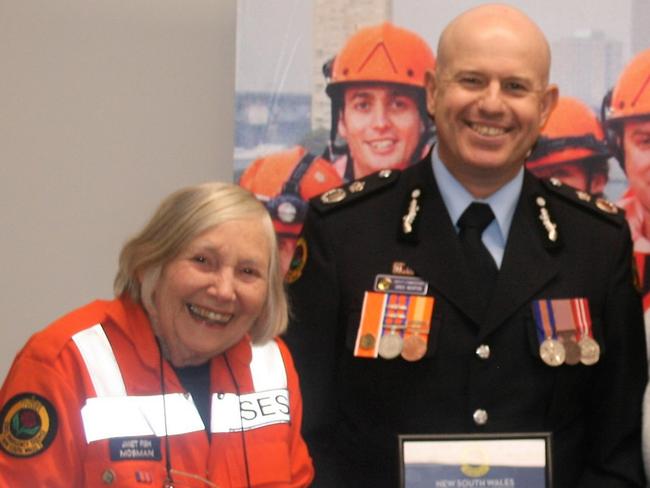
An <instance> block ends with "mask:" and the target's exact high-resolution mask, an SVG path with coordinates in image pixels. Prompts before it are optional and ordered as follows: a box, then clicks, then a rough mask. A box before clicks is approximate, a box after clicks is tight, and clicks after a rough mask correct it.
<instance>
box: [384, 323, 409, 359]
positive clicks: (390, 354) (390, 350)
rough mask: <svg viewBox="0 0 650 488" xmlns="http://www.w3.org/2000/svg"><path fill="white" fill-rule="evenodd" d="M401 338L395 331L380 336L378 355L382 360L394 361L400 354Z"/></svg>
mask: <svg viewBox="0 0 650 488" xmlns="http://www.w3.org/2000/svg"><path fill="white" fill-rule="evenodd" d="M403 342H404V341H403V339H402V336H401V335H399V333H398V332H397V331H395V330H392V331H391V332H389V333H388V334H384V335H382V336H381V340H380V341H379V355H380V356H381V357H382V358H384V359H394V358H396V357H397V356H399V354H400V353H401V352H402V344H403Z"/></svg>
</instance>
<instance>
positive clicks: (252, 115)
mask: <svg viewBox="0 0 650 488" xmlns="http://www.w3.org/2000/svg"><path fill="white" fill-rule="evenodd" d="M482 3H485V2H480V1H472V0H458V1H454V2H441V1H434V0H399V1H396V0H392V1H391V0H239V2H238V12H237V64H236V108H235V117H236V123H235V154H234V174H235V179H236V181H240V182H241V183H242V184H243V186H246V187H248V188H249V189H251V190H252V191H253V192H255V193H256V194H257V195H258V196H259V197H260V198H261V199H262V200H266V201H267V203H268V204H269V205H268V206H269V208H270V209H271V211H272V215H273V216H274V219H275V220H276V222H277V223H278V225H276V230H277V231H278V234H279V235H280V237H281V238H283V237H285V238H287V239H289V240H291V242H290V243H289V244H288V248H291V249H292V245H293V244H295V236H296V235H297V231H296V229H298V231H299V227H300V225H299V224H300V209H295V208H292V207H291V205H289V206H288V207H287V206H285V207H284V208H285V209H286V208H289V211H288V212H289V220H291V219H293V223H295V224H296V225H295V226H293V227H291V226H283V225H282V222H281V221H282V216H283V212H282V208H283V207H282V205H281V203H282V201H280V200H282V199H280V200H278V198H277V197H278V196H279V195H281V194H282V193H283V192H284V191H285V190H286V188H285V186H286V185H284V183H285V182H286V180H287V179H288V178H289V175H290V174H291V171H290V170H291V169H292V168H294V167H295V166H296V164H297V161H298V160H300V158H301V157H302V156H303V155H304V153H306V152H311V153H312V154H313V155H314V156H316V157H318V156H321V155H322V156H324V160H325V161H326V162H330V163H331V162H334V158H332V157H330V158H329V161H328V157H327V151H326V149H327V147H328V143H329V141H330V135H331V134H330V129H331V126H332V116H331V105H332V100H331V99H330V97H329V96H328V95H327V94H326V86H327V82H326V79H325V76H324V74H323V65H324V64H325V63H326V62H327V61H328V60H330V59H331V58H332V57H333V56H334V55H336V54H337V53H339V51H340V50H341V49H342V47H343V46H344V45H345V43H346V40H348V39H349V38H350V37H351V36H353V35H354V33H355V32H357V31H358V29H359V28H363V27H367V26H371V25H377V24H379V23H381V22H383V21H390V22H391V23H393V24H394V25H396V26H399V27H402V28H405V29H408V30H410V31H412V32H414V33H416V34H418V35H419V36H420V37H421V38H422V39H423V40H424V41H425V42H426V43H427V44H428V45H429V46H430V47H431V49H432V50H433V52H434V53H435V50H436V44H437V39H438V36H439V34H440V32H441V30H442V28H443V27H444V26H445V25H446V24H447V23H448V22H449V21H450V20H451V19H452V18H453V17H455V16H456V15H457V14H459V13H460V12H462V11H464V10H466V9H467V8H470V7H473V6H476V5H480V4H482ZM510 4H512V5H514V6H516V7H518V8H520V9H521V10H523V11H524V12H525V13H527V14H528V15H529V16H530V17H531V18H532V19H533V20H534V21H536V22H537V23H538V24H539V25H540V27H541V29H542V30H543V31H544V32H545V34H546V36H547V38H548V40H549V42H550V44H551V49H552V55H553V60H552V72H551V81H552V82H554V83H557V84H558V85H559V87H560V93H561V95H562V96H569V97H573V98H574V99H576V100H578V102H581V103H582V104H584V105H585V106H586V107H587V108H588V109H590V110H591V111H592V113H593V115H594V116H597V117H600V112H601V104H602V101H603V98H604V96H605V95H606V94H607V92H608V91H609V90H611V89H612V88H613V87H614V85H615V84H616V81H617V79H618V77H619V74H620V73H621V72H622V70H623V69H624V68H625V66H626V65H627V64H628V62H629V61H630V60H631V59H632V58H633V56H634V55H636V54H637V53H639V52H641V51H643V50H644V49H646V48H648V47H650V30H649V29H647V25H648V24H649V23H650V2H648V1H647V0H620V1H618V2H583V1H581V0H547V1H545V2H538V1H535V0H518V1H512V2H510ZM649 90H650V89H649ZM571 118H572V119H573V116H571ZM601 137H602V136H601ZM340 142H342V143H343V144H345V142H346V141H345V140H343V141H340V140H339V143H340ZM601 142H602V141H601ZM296 146H299V147H296ZM290 148H293V152H291V151H289V153H287V152H286V151H287V150H288V149H290ZM269 155H271V156H272V157H271V159H272V160H273V159H274V157H273V155H278V156H277V157H275V159H278V160H281V161H277V160H276V161H270V162H268V164H266V161H265V162H264V164H261V165H260V168H259V171H258V169H255V171H251V170H250V169H249V168H250V167H251V164H252V163H253V162H254V161H255V160H258V159H259V158H264V157H268V156H269ZM330 156H331V154H330ZM418 159H419V158H418ZM289 160H292V161H293V162H292V163H290V162H289ZM263 167H267V168H273V170H272V171H267V172H266V173H265V172H264V171H263V170H262V168H263ZM604 167H605V168H606V169H605V172H606V173H605V174H606V177H607V178H606V180H605V179H603V181H602V183H603V187H602V188H601V189H600V190H599V191H600V192H602V193H604V196H605V197H607V198H608V199H610V200H612V201H614V202H617V201H619V199H620V198H621V197H622V195H623V193H624V191H625V190H626V187H627V180H626V177H625V173H624V172H623V171H622V170H621V166H620V164H619V163H618V161H617V160H616V159H614V158H609V159H608V161H607V163H605V166H604ZM247 169H249V179H248V180H246V181H243V180H241V176H242V174H243V173H244V174H245V172H246V170H247ZM326 169H327V168H325V167H324V166H323V170H324V173H323V174H321V173H319V174H318V175H317V176H319V179H318V181H319V182H320V183H321V186H318V185H316V184H314V185H312V187H313V188H312V190H311V193H309V192H307V191H306V192H303V194H302V195H300V192H299V191H298V197H299V198H300V197H302V198H303V199H304V198H309V197H310V196H313V195H314V194H317V193H321V192H322V191H323V190H324V189H327V188H331V187H332V186H336V185H337V184H340V183H341V182H346V181H349V180H350V179H352V178H350V174H349V172H348V173H345V172H343V171H342V170H341V168H338V170H339V176H340V178H341V180H340V181H336V177H335V176H334V177H330V176H331V175H328V174H325V173H327V171H325V170H326ZM250 174H252V177H251V176H250ZM312 176H313V175H312ZM314 181H316V180H315V179H314ZM297 183H298V184H300V182H299V181H298V182H297ZM305 185H306V183H305ZM305 193H308V194H305ZM286 214H287V212H284V217H286ZM285 220H286V219H285ZM285 223H286V222H285Z"/></svg>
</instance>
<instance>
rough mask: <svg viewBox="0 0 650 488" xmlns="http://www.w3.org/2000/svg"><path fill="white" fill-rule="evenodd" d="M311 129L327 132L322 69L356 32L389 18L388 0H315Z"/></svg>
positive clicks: (328, 107)
mask: <svg viewBox="0 0 650 488" xmlns="http://www.w3.org/2000/svg"><path fill="white" fill-rule="evenodd" d="M312 18H313V24H312V26H313V27H312V39H313V47H312V69H311V73H312V91H311V100H312V102H311V128H312V130H318V129H321V130H325V131H329V128H330V99H329V97H328V96H327V95H326V93H325V85H326V81H325V76H324V73H323V66H324V65H325V63H327V62H328V61H330V60H331V59H332V56H333V55H334V53H338V52H339V50H340V49H341V48H342V47H343V45H344V44H345V41H346V40H347V39H348V38H349V37H350V36H351V35H352V34H354V33H355V32H356V31H357V30H358V29H360V28H362V27H367V26H369V25H374V24H380V23H381V22H384V21H386V20H390V19H391V18H392V1H391V0H314V13H313V15H312Z"/></svg>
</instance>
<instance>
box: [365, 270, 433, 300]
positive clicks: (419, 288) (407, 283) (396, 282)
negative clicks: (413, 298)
mask: <svg viewBox="0 0 650 488" xmlns="http://www.w3.org/2000/svg"><path fill="white" fill-rule="evenodd" d="M428 289H429V283H427V282H426V281H424V280H423V279H422V278H418V277H417V276H398V275H390V274H378V275H377V276H375V284H374V290H375V291H377V292H381V293H406V294H407V295H426V294H427V290H428Z"/></svg>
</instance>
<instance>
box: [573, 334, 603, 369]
mask: <svg viewBox="0 0 650 488" xmlns="http://www.w3.org/2000/svg"><path fill="white" fill-rule="evenodd" d="M578 346H579V347H580V362H581V363H582V364H584V365H586V366H591V365H592V364H596V363H597V362H598V360H599V359H600V346H599V345H598V343H597V342H596V341H595V340H593V339H592V338H591V337H588V336H585V337H582V338H581V339H580V340H579V341H578Z"/></svg>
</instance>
